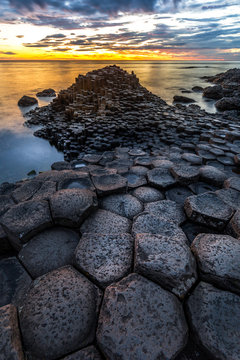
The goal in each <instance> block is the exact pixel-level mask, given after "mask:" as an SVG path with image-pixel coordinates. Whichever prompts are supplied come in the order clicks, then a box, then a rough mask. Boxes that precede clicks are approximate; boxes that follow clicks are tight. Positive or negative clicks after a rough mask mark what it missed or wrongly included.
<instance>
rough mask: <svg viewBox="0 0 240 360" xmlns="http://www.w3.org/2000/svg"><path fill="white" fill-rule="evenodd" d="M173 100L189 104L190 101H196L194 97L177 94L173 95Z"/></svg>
mask: <svg viewBox="0 0 240 360" xmlns="http://www.w3.org/2000/svg"><path fill="white" fill-rule="evenodd" d="M173 101H175V102H180V103H186V104H189V103H194V102H196V101H195V100H194V99H192V98H189V97H187V96H181V95H175V96H174V97H173Z"/></svg>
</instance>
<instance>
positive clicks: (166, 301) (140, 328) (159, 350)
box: [97, 274, 188, 360]
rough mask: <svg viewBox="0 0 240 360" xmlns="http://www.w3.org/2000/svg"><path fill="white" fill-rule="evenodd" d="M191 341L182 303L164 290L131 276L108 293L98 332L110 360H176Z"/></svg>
mask: <svg viewBox="0 0 240 360" xmlns="http://www.w3.org/2000/svg"><path fill="white" fill-rule="evenodd" d="M136 304H137V306H136ZM187 337H188V329H187V324H186V321H185V318H184V313H183V309H182V306H181V304H180V302H179V301H178V300H177V298H176V297H175V296H174V295H172V294H171V293H169V292H168V291H166V290H163V289H162V288H161V287H160V286H158V285H156V284H154V283H153V282H151V281H148V280H146V279H145V278H143V277H142V276H140V275H137V274H131V275H129V276H128V277H126V278H124V279H123V280H121V281H120V282H118V283H116V284H113V285H111V286H109V287H108V288H107V289H106V291H105V296H104V300H103V305H102V308H101V312H100V318H99V323H98V329H97V342H98V345H99V347H100V349H101V351H102V352H103V354H104V356H106V358H108V359H117V358H119V359H120V358H121V359H122V360H125V359H126V360H128V359H129V354H131V359H132V360H138V359H152V360H156V359H159V358H162V359H169V360H170V359H174V358H175V356H176V355H177V354H178V353H179V352H180V351H181V350H182V349H183V348H184V346H185V345H186V342H187Z"/></svg>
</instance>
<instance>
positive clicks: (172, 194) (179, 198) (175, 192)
mask: <svg viewBox="0 0 240 360" xmlns="http://www.w3.org/2000/svg"><path fill="white" fill-rule="evenodd" d="M191 195H193V192H192V191H191V190H190V188H189V187H187V186H174V187H173V188H172V189H169V190H167V191H166V198H167V199H168V200H172V201H176V203H178V204H180V205H184V202H185V200H186V198H187V197H189V196H191Z"/></svg>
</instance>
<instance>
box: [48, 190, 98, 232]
mask: <svg viewBox="0 0 240 360" xmlns="http://www.w3.org/2000/svg"><path fill="white" fill-rule="evenodd" d="M50 207H51V212H52V217H53V220H54V222H55V224H60V225H63V226H73V227H77V226H80V224H81V223H82V222H83V221H84V219H86V217H87V216H88V215H89V214H90V213H91V211H92V210H94V209H95V208H96V207H97V199H96V195H95V193H94V192H92V191H90V190H86V189H65V190H60V191H58V192H56V194H54V195H53V196H51V197H50Z"/></svg>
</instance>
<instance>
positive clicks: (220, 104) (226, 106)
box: [215, 97, 240, 111]
mask: <svg viewBox="0 0 240 360" xmlns="http://www.w3.org/2000/svg"><path fill="white" fill-rule="evenodd" d="M215 106H216V108H217V109H218V110H219V111H226V110H240V104H239V98H238V97H224V98H222V99H220V100H218V101H217V102H216V104H215Z"/></svg>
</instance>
